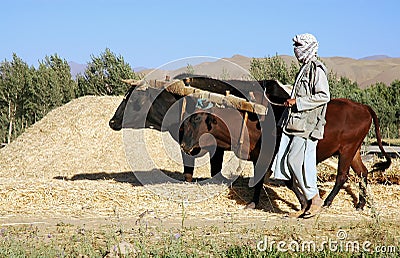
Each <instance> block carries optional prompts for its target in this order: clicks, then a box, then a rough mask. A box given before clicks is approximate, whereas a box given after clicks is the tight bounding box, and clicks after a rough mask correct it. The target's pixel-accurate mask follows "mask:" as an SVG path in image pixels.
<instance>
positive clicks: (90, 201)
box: [0, 97, 400, 240]
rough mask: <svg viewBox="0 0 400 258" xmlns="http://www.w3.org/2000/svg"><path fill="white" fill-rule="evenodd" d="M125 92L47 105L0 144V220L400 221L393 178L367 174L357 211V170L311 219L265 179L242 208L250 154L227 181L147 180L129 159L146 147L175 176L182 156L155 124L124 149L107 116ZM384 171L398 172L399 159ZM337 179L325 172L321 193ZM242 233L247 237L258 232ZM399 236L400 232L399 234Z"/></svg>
mask: <svg viewBox="0 0 400 258" xmlns="http://www.w3.org/2000/svg"><path fill="white" fill-rule="evenodd" d="M120 101H121V98H120V97H84V98H80V99H77V100H74V101H72V102H70V103H68V104H67V105H65V106H63V107H60V108H58V109H55V110H53V111H52V112H50V113H49V114H48V115H47V116H46V117H45V118H43V119H42V120H41V121H39V122H38V123H36V124H35V125H33V126H32V127H31V128H29V129H28V130H27V131H26V132H25V133H24V134H23V135H22V136H20V137H19V138H18V139H17V140H15V141H14V142H13V143H11V144H10V145H8V146H7V147H5V148H2V149H1V150H0V171H1V173H0V200H1V201H0V226H1V227H6V226H15V225H37V226H38V227H40V228H42V229H43V230H44V231H46V230H47V231H50V230H51V228H52V227H56V225H57V224H59V223H61V222H62V223H68V224H72V225H77V226H80V225H85V227H89V228H96V227H99V226H100V225H113V224H119V225H123V226H124V227H126V228H133V227H139V226H142V225H146V226H149V227H150V226H154V227H158V228H163V229H165V230H166V231H168V230H171V229H173V228H182V227H186V228H190V227H193V228H199V229H201V228H210V227H220V228H221V232H222V233H221V232H220V234H221V235H223V234H224V233H223V232H224V230H225V232H228V231H229V232H232V230H234V231H235V232H240V230H242V229H254V230H256V231H257V232H258V233H257V234H262V232H267V231H268V232H273V231H274V229H277V228H280V229H282V227H292V228H296V227H297V228H299V230H300V229H301V228H313V229H315V230H321V231H322V233H320V234H322V235H323V234H327V235H329V234H334V233H335V232H336V231H337V230H338V229H340V228H343V227H345V228H349V229H350V228H354V227H358V226H357V225H360V224H364V225H367V224H368V225H369V224H371V223H372V224H373V223H376V222H377V221H378V220H377V218H378V219H379V221H384V222H386V223H389V224H390V225H395V226H394V227H393V229H395V227H398V225H399V222H400V219H399V216H398V212H399V204H400V186H399V185H397V184H390V183H387V184H370V185H369V187H368V193H369V195H370V197H371V198H370V200H372V201H373V203H372V206H371V207H366V208H365V209H364V210H363V211H356V209H355V208H354V206H355V203H356V202H357V198H358V183H357V180H356V179H354V178H352V179H351V180H349V182H347V183H346V185H345V187H344V189H342V190H341V191H340V192H339V194H338V195H337V197H336V199H335V200H334V202H333V204H332V206H331V207H330V208H327V209H324V210H323V212H322V213H321V214H320V215H319V216H317V217H315V218H312V219H308V220H304V219H289V218H287V217H286V216H285V214H286V213H288V212H291V211H294V210H295V209H297V208H298V207H299V205H298V203H297V201H296V199H295V196H294V194H293V193H292V192H290V191H289V190H288V189H287V188H285V187H283V186H280V185H276V184H272V183H270V182H268V181H266V183H265V187H264V190H263V192H262V196H261V203H260V204H259V206H258V207H257V209H255V210H248V209H244V208H245V204H246V203H247V202H248V201H249V200H250V199H251V195H252V189H249V188H248V180H249V176H251V174H252V166H251V164H250V163H248V162H244V163H243V164H242V165H244V169H243V171H242V173H241V176H240V177H239V178H238V179H237V180H236V181H235V182H234V183H233V184H232V185H231V186H224V185H213V184H205V185H202V186H200V185H198V184H182V183H176V184H175V183H165V184H154V185H151V186H143V185H142V184H141V182H139V181H138V179H137V178H136V177H135V175H134V173H133V172H132V169H131V167H130V165H129V164H128V161H127V160H132V159H133V160H135V159H137V160H138V162H139V161H143V159H144V158H143V157H142V156H141V155H142V154H143V153H150V156H151V157H152V159H153V161H154V163H155V164H156V166H157V168H158V169H161V170H162V171H164V173H165V174H167V175H169V176H171V177H173V178H176V179H178V180H181V179H182V171H183V166H182V165H181V164H179V163H178V162H176V161H173V160H172V161H171V159H170V158H169V156H168V155H167V154H166V153H165V152H164V151H162V150H160V142H159V140H158V137H159V132H157V131H155V130H150V129H146V130H145V131H146V132H145V135H146V137H147V138H146V139H148V144H147V148H148V149H147V151H145V150H143V152H137V153H135V156H134V157H128V159H127V157H126V155H125V148H124V143H123V133H122V132H115V131H112V130H111V129H110V128H109V127H108V120H109V119H110V118H111V117H112V115H113V113H114V111H115V109H116V108H117V106H118V104H119V103H120ZM226 156H229V155H226ZM227 159H228V158H226V160H227ZM204 160H205V161H204ZM204 160H203V161H204V162H206V161H207V158H204ZM226 162H228V161H226ZM224 164H226V163H224ZM371 164H372V163H371ZM371 164H370V163H368V166H370V165H371ZM150 166H151V164H150ZM208 169H209V165H208V164H207V163H205V164H204V165H203V166H201V167H199V168H196V170H195V174H194V177H196V178H207V177H209V170H208ZM319 170H321V171H322V170H323V173H332V174H334V172H332V171H331V172H329V169H327V168H326V167H324V166H319ZM326 171H328V172H326ZM142 172H143V171H142ZM144 172H146V171H144ZM320 173H322V172H320ZM388 173H397V174H399V166H398V163H395V165H394V166H392V168H391V170H390V171H389V172H388ZM333 184H334V183H333V182H320V184H319V186H320V189H321V193H322V194H323V195H324V196H325V197H326V195H327V194H328V193H329V192H330V190H331V189H332V187H333ZM177 189H178V190H177ZM182 189H186V191H187V192H189V193H191V196H195V195H196V194H197V193H198V192H201V193H202V194H201V196H202V197H201V198H197V199H196V198H194V199H193V200H190V199H179V198H177V197H176V196H173V195H175V193H176V192H177V191H182ZM160 190H161V191H160ZM155 192H156V193H155ZM160 192H161V193H163V194H160ZM199 196H200V195H199ZM396 225H397V226H396ZM388 230H389V229H388ZM396 232H399V231H398V230H397V231H396ZM238 234H239V233H238ZM394 234H395V233H394ZM397 234H398V233H397ZM239 235H240V234H239ZM239 235H236V236H239ZM246 237H247V238H249V239H251V238H256V235H247V236H246ZM394 237H397V239H399V240H400V237H399V236H394ZM254 240H257V239H254Z"/></svg>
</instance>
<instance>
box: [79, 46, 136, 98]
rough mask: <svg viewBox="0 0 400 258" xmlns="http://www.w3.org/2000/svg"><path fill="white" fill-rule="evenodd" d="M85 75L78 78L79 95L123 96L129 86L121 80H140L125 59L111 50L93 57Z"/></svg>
mask: <svg viewBox="0 0 400 258" xmlns="http://www.w3.org/2000/svg"><path fill="white" fill-rule="evenodd" d="M91 59H92V61H91V62H89V63H88V64H87V68H86V70H85V73H84V74H83V75H80V76H77V81H78V89H77V95H78V96H83V95H122V94H124V93H125V91H126V88H127V85H126V84H125V83H123V82H122V81H121V79H138V76H136V74H135V73H134V71H133V70H132V68H131V67H130V65H129V64H128V63H126V62H125V61H124V58H123V57H122V56H121V55H119V56H117V55H115V54H114V53H113V52H111V50H110V49H108V48H106V50H105V51H104V52H103V53H101V54H100V56H92V57H91Z"/></svg>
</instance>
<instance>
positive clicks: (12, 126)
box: [0, 53, 33, 143]
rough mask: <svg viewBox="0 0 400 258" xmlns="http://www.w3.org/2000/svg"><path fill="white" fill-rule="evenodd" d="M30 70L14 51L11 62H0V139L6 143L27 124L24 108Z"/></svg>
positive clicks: (30, 81) (31, 69) (30, 82)
mask: <svg viewBox="0 0 400 258" xmlns="http://www.w3.org/2000/svg"><path fill="white" fill-rule="evenodd" d="M32 71H33V68H29V66H28V65H27V64H26V63H25V62H24V61H22V59H21V58H19V57H18V56H17V55H16V54H15V53H14V54H13V59H12V61H11V62H9V61H7V60H5V61H4V62H2V63H1V64H0V80H1V82H0V87H1V91H0V110H1V115H0V119H1V121H0V123H1V128H2V135H1V139H2V140H3V141H6V142H8V143H10V142H11V140H12V139H13V138H15V137H16V136H17V135H19V133H20V132H22V131H23V130H24V128H25V127H27V126H28V125H29V121H27V120H26V116H25V112H24V111H25V110H24V109H25V104H26V100H27V90H28V89H29V87H31V85H32Z"/></svg>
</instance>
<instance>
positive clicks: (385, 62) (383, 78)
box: [182, 55, 400, 88]
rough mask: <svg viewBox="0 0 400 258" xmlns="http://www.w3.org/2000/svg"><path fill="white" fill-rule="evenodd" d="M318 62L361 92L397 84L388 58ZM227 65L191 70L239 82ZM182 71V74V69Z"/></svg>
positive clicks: (397, 68) (243, 62)
mask: <svg viewBox="0 0 400 258" xmlns="http://www.w3.org/2000/svg"><path fill="white" fill-rule="evenodd" d="M280 57H282V59H283V60H284V61H285V62H286V63H287V64H290V63H291V62H297V61H296V58H295V57H294V56H287V55H281V56H280ZM223 59H224V60H227V61H229V62H232V63H235V64H237V65H239V66H241V67H243V68H244V69H246V70H248V69H249V68H250V62H251V60H252V58H249V57H246V56H242V55H234V56H233V57H231V58H223ZM321 59H322V60H323V62H324V63H325V64H326V66H327V67H328V69H329V70H330V71H332V72H333V73H336V74H337V75H338V76H345V77H347V78H349V79H350V80H352V81H355V82H357V83H358V85H359V86H360V87H361V88H365V87H368V86H370V85H371V84H375V83H377V82H383V83H385V84H386V85H390V84H391V83H392V82H393V81H394V80H396V79H397V80H400V58H388V57H383V56H380V58H377V56H376V57H375V58H371V57H368V58H366V59H358V60H357V59H352V58H345V57H323V58H321ZM226 63H227V62H223V61H222V60H219V61H216V62H214V63H209V64H207V65H205V64H199V65H196V66H194V67H193V68H194V70H195V72H196V73H206V74H209V75H213V74H216V75H217V77H221V74H222V72H224V73H225V74H226V75H228V76H229V78H231V79H240V78H243V77H244V74H245V73H244V72H242V73H241V72H240V69H237V68H235V69H234V72H231V71H230V70H229V69H228V68H229V67H231V66H229V65H228V66H227V65H226ZM182 71H184V69H183V68H182Z"/></svg>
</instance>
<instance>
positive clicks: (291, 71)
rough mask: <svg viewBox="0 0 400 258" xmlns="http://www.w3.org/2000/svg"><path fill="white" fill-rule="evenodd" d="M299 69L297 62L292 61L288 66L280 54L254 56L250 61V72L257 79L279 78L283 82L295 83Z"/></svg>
mask: <svg viewBox="0 0 400 258" xmlns="http://www.w3.org/2000/svg"><path fill="white" fill-rule="evenodd" d="M298 70H299V66H298V65H297V64H296V63H295V62H291V64H290V66H289V67H288V66H287V65H286V63H285V61H284V60H283V59H282V57H280V56H278V55H275V56H273V57H266V58H263V59H259V58H253V59H252V60H251V62H250V74H251V75H252V76H253V77H254V78H255V79H256V80H278V81H280V82H281V83H283V84H294V80H295V77H296V74H297V72H298Z"/></svg>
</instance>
